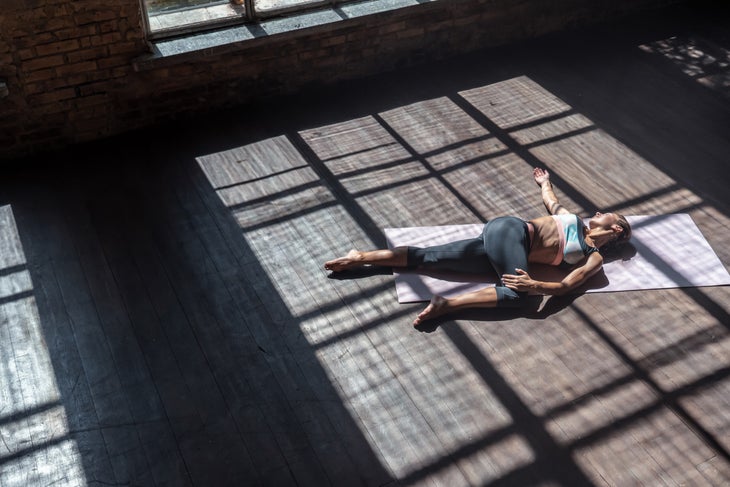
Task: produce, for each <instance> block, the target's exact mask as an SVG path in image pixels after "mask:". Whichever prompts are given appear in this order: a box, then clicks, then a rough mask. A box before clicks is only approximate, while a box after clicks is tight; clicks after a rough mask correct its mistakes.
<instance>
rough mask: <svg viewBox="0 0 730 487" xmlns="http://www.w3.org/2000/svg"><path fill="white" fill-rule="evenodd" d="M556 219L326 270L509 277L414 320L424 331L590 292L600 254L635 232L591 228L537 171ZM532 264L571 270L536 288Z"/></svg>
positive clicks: (504, 224)
mask: <svg viewBox="0 0 730 487" xmlns="http://www.w3.org/2000/svg"><path fill="white" fill-rule="evenodd" d="M533 176H534V178H535V182H536V183H537V184H538V185H539V186H540V188H541V191H542V201H543V203H544V204H545V207H546V208H547V210H548V212H550V216H543V217H540V218H536V219H534V220H530V221H528V222H526V221H523V220H520V219H519V218H515V217H510V216H507V217H500V218H496V219H494V220H491V221H489V222H487V223H486V224H485V225H484V230H483V231H482V234H481V236H479V237H476V238H473V239H467V240H460V241H457V242H452V243H448V244H445V245H438V246H434V247H426V248H419V247H396V248H394V249H392V250H374V251H369V252H361V251H358V250H352V251H350V252H349V253H348V254H347V255H346V256H345V257H340V258H339V259H335V260H331V261H329V262H326V263H325V265H324V267H325V269H327V270H331V271H334V272H338V271H343V270H347V269H352V268H356V267H360V266H364V265H379V266H389V267H405V268H410V269H415V268H428V269H441V270H455V271H465V270H469V271H472V272H474V271H476V272H489V271H491V272H495V273H496V274H497V275H498V276H501V279H500V280H499V282H497V286H496V287H487V288H484V289H481V290H479V291H474V292H470V293H465V294H461V295H459V296H456V297H454V298H450V299H447V298H444V297H441V296H434V297H433V298H432V299H431V302H430V303H429V305H428V306H427V307H426V309H424V310H423V311H422V312H421V313H420V314H419V315H418V317H417V318H416V319H415V320H414V322H413V324H414V325H419V324H421V323H423V322H424V321H425V320H430V319H433V318H436V317H438V316H441V315H443V314H446V313H451V312H453V311H456V310H460V309H466V308H492V307H497V306H499V307H519V306H524V305H525V304H526V302H527V294H528V291H536V292H538V293H541V294H551V295H560V294H565V293H567V292H569V291H571V290H572V289H575V288H576V287H578V286H580V285H581V284H583V283H584V282H585V281H586V280H587V279H588V278H589V277H591V276H592V275H594V274H595V273H597V272H598V271H599V270H601V266H602V265H603V256H602V255H601V254H600V253H599V252H598V249H603V248H607V247H611V246H613V245H616V244H620V243H624V242H627V241H628V240H629V238H631V227H630V226H629V224H628V222H627V221H626V219H625V218H624V217H623V216H621V215H619V214H618V213H596V214H595V215H594V216H593V218H591V219H590V221H589V223H588V227H585V226H584V225H583V220H582V219H581V218H580V217H578V216H576V215H573V214H571V213H570V212H569V211H568V210H566V209H565V208H564V207H563V206H562V205H561V204H560V203H559V202H558V199H557V197H556V196H555V193H554V192H553V188H552V184H551V183H550V173H548V171H546V170H543V169H541V168H535V169H534V170H533ZM529 262H535V263H540V264H549V265H555V266H561V267H566V268H570V269H571V271H570V272H569V273H568V275H567V276H566V277H565V278H564V279H563V280H562V281H560V282H546V281H536V280H534V279H532V278H531V277H530V275H529V274H528V273H527V271H526V270H525V269H527V267H528V263H529Z"/></svg>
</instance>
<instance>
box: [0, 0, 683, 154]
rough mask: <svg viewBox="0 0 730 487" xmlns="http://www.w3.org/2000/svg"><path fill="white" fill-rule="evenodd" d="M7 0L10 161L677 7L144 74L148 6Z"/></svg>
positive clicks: (428, 10) (261, 47) (396, 27)
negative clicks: (311, 87) (186, 116)
mask: <svg viewBox="0 0 730 487" xmlns="http://www.w3.org/2000/svg"><path fill="white" fill-rule="evenodd" d="M2 1H3V3H7V4H8V5H5V6H4V7H3V8H2V9H0V81H3V80H4V82H5V83H6V84H7V87H8V92H9V95H8V96H7V97H5V98H0V158H8V157H15V156H20V155H26V154H31V153H37V152H40V151H44V150H48V149H52V148H56V147H60V146H62V145H65V144H69V143H74V142H80V141H85V140H91V139H96V138H100V137H104V136H108V135H112V134H115V133H119V132H122V131H125V130H129V129H133V128H139V127H143V126H146V125H149V124H151V123H154V122H157V121H160V120H165V119H167V118H169V117H173V116H175V115H176V114H180V113H190V112H195V111H198V110H203V109H210V108H211V107H219V106H227V105H232V104H235V103H245V102H246V101H247V100H251V99H253V98H260V97H262V96H272V95H277V94H282V93H289V92H292V91H295V90H297V89H298V88H301V87H302V86H303V85H305V84H308V83H313V82H314V83H316V82H325V83H326V82H332V81H336V80H341V79H345V78H353V77H358V76H363V75H367V74H372V73H375V72H381V71H385V70H390V69H393V68H396V67H400V66H404V65H410V64H414V63H418V62H421V61H424V60H427V59H438V58H443V57H446V56H449V55H453V54H456V53H461V52H467V51H470V50H474V49H477V48H481V47H486V46H494V45H499V44H503V43H507V42H510V41H513V40H517V39H524V38H528V37H534V36H537V35H540V34H544V33H547V32H551V31H555V30H559V29H562V28H565V27H567V26H574V25H581V24H586V23H589V22H596V21H599V20H605V19H608V18H611V17H615V16H618V15H621V14H623V13H626V12H629V11H632V10H638V9H642V8H653V7H658V6H661V5H666V4H670V3H677V2H676V1H671V0H449V1H447V0H444V1H440V2H433V3H428V4H422V5H419V6H414V7H407V8H403V9H400V10H396V11H391V12H386V13H383V14H376V15H373V16H369V17H363V18H360V19H353V20H348V21H343V22H340V23H337V24H332V25H328V26H322V27H317V28H313V29H307V30H302V31H295V32H290V33H286V34H281V35H277V36H271V37H269V38H265V39H256V40H252V41H247V42H246V43H242V44H240V45H236V46H229V47H226V48H223V49H218V50H212V51H209V52H206V53H204V54H198V55H194V56H183V57H180V58H178V59H174V58H169V59H166V60H164V61H163V62H159V63H157V64H154V65H149V64H143V65H142V67H141V68H140V69H139V70H136V69H135V62H134V61H135V59H139V58H140V56H143V55H145V54H146V53H148V52H149V47H148V45H147V43H146V42H145V36H144V27H143V18H142V12H141V9H140V6H139V1H140V0H2ZM137 67H139V66H137Z"/></svg>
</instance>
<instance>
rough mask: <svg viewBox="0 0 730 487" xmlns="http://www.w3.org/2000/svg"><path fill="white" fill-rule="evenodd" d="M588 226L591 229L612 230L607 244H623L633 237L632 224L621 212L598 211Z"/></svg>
mask: <svg viewBox="0 0 730 487" xmlns="http://www.w3.org/2000/svg"><path fill="white" fill-rule="evenodd" d="M588 226H589V227H590V228H591V230H593V229H603V230H610V231H611V233H610V234H609V235H610V236H609V239H608V241H607V242H606V244H607V245H608V246H611V247H613V246H615V245H621V244H623V243H626V242H628V241H629V239H631V225H629V222H628V221H627V220H626V217H624V216H623V215H621V214H620V213H601V212H596V214H595V215H593V217H592V218H591V219H590V221H589V223H588Z"/></svg>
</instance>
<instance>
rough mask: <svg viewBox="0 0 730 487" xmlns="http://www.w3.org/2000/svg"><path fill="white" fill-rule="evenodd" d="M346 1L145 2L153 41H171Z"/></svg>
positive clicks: (221, 0) (211, 0)
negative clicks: (196, 33) (207, 30)
mask: <svg viewBox="0 0 730 487" xmlns="http://www.w3.org/2000/svg"><path fill="white" fill-rule="evenodd" d="M350 1H352V0H350ZM343 3H347V2H346V1H344V0H339V1H338V0H143V4H144V7H145V9H146V12H147V20H148V25H149V33H150V37H151V38H153V39H156V38H161V37H170V36H173V35H179V34H185V33H189V32H195V31H200V30H205V29H211V28H215V27H223V26H226V25H233V24H239V23H244V22H253V21H256V20H261V19H265V18H270V17H275V16H283V15H286V14H291V13H295V12H300V11H302V10H307V9H315V8H321V7H325V6H328V7H335V6H337V5H340V4H343Z"/></svg>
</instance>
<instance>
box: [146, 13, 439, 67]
mask: <svg viewBox="0 0 730 487" xmlns="http://www.w3.org/2000/svg"><path fill="white" fill-rule="evenodd" d="M436 1H438V0H366V1H364V2H359V3H353V4H344V5H339V6H337V7H335V8H327V9H322V10H315V11H307V12H301V13H298V14H292V15H289V16H286V17H281V18H275V19H269V20H263V21H260V22H256V23H246V24H239V25H235V26H229V27H226V28H222V29H219V30H215V31H209V32H197V33H194V34H188V35H185V36H183V37H178V38H175V39H165V40H157V41H151V42H150V46H151V49H152V53H151V54H146V55H144V56H141V57H139V58H137V59H135V60H134V62H133V66H134V69H135V70H136V71H145V70H149V69H154V68H158V67H163V66H168V65H173V64H178V63H183V62H189V61H193V60H196V59H205V58H206V57H209V56H214V55H218V54H223V53H226V52H230V51H235V50H238V49H240V48H242V47H246V48H250V47H254V46H255V45H256V44H257V43H259V42H261V43H265V42H266V41H267V40H269V39H270V38H272V37H277V38H279V37H280V36H285V35H287V34H291V35H296V34H306V33H309V32H311V31H312V30H314V29H316V28H318V27H322V26H328V25H332V24H336V23H341V22H347V21H351V20H355V19H358V18H361V17H366V16H369V15H373V14H378V13H383V12H389V11H393V10H397V9H401V8H405V7H413V6H416V5H423V4H428V3H432V2H436Z"/></svg>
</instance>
